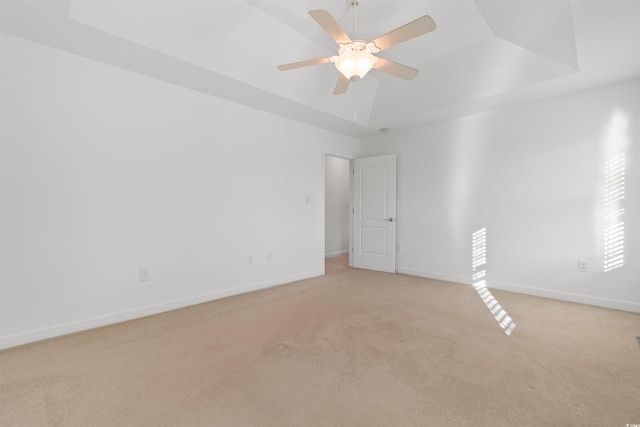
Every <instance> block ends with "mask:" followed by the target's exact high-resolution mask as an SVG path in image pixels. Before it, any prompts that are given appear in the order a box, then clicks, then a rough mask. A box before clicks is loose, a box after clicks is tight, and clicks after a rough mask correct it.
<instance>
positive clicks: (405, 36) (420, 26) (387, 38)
mask: <svg viewBox="0 0 640 427" xmlns="http://www.w3.org/2000/svg"><path fill="white" fill-rule="evenodd" d="M435 29H436V23H435V21H434V20H433V18H431V17H430V16H429V15H424V16H423V17H421V18H418V19H416V20H415V21H411V22H409V23H408V24H405V25H403V26H402V27H398V28H396V29H395V30H393V31H389V32H388V33H387V34H384V35H382V36H380V37H378V38H377V39H375V40H373V43H375V45H376V46H377V47H378V49H380V50H385V49H388V48H390V47H391V46H395V45H397V44H399V43H402V42H406V41H407V40H411V39H412V38H414V37H418V36H421V35H423V34H426V33H428V32H431V31H433V30H435Z"/></svg>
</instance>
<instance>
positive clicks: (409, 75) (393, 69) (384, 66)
mask: <svg viewBox="0 0 640 427" xmlns="http://www.w3.org/2000/svg"><path fill="white" fill-rule="evenodd" d="M373 68H374V69H375V70H378V71H382V72H384V73H387V74H391V75H392V76H395V77H400V78H401V79H404V80H411V79H413V78H414V77H415V76H417V75H418V73H419V72H420V71H419V70H416V69H415V68H411V67H407V66H406V65H402V64H398V63H397V62H393V61H389V60H388V59H384V58H380V57H378V60H377V61H376V63H375V64H374V65H373Z"/></svg>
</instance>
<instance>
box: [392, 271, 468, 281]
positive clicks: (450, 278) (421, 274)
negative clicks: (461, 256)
mask: <svg viewBox="0 0 640 427" xmlns="http://www.w3.org/2000/svg"><path fill="white" fill-rule="evenodd" d="M396 273H400V274H408V275H409V276H417V277H424V278H425V279H436V280H442V281H445V282H454V283H462V284H464V285H471V278H470V277H460V276H452V275H450V274H444V273H436V272H433V271H423V270H415V269H413V268H406V267H396Z"/></svg>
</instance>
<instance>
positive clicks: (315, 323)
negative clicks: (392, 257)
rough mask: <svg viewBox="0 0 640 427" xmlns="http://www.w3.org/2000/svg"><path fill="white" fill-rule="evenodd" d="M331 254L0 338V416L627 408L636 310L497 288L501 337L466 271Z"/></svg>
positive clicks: (637, 399)
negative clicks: (311, 264) (74, 330)
mask: <svg viewBox="0 0 640 427" xmlns="http://www.w3.org/2000/svg"><path fill="white" fill-rule="evenodd" d="M337 261H338V260H336V262H337ZM334 267H336V268H328V270H330V271H331V272H330V273H328V274H327V275H326V276H324V277H319V278H316V279H311V280H306V281H301V282H297V283H294V284H290V285H286V286H281V287H277V288H273V289H268V290H265V291H260V292H254V293H251V294H245V295H240V296H237V297H232V298H227V299H224V300H219V301H214V302H211V303H207V304H201V305H198V306H194V307H190V308H187V309H182V310H177V311H173V312H170V313H165V314H161V315H157V316H153V317H149V318H145V319H140V320H135V321H131V322H127V323H123V324H119V325H115V326H110V327H105V328H101V329H96V330H92V331H88V332H83V333H80V334H75V335H70V336H66V337H61V338H57V339H53V340H48V341H43V342H39V343H35V344H31V345H27V346H23V347H18V348H13V349H9V350H5V351H3V352H0V369H1V379H0V399H1V405H2V406H1V408H0V424H1V425H2V426H13V425H17V426H296V427H297V426H625V425H626V424H627V423H640V350H639V349H638V344H637V343H636V336H638V335H640V315H638V314H633V313H625V312H619V311H614V310H607V309H601V308H596V307H590V306H585V305H578V304H571V303H564V302H558V301H553V300H547V299H542V298H535V297H529V296H523V295H517V294H511V293H506V292H498V291H495V292H494V295H495V296H496V297H497V298H498V300H500V302H501V303H502V304H503V306H504V307H505V308H506V309H507V311H508V312H509V314H510V315H511V317H513V319H514V320H515V321H516V323H517V325H518V326H517V328H516V330H515V331H514V333H513V335H512V336H511V337H507V336H506V335H505V334H504V333H503V332H502V330H501V329H500V327H499V326H498V324H497V323H496V322H495V320H494V319H493V318H492V317H491V315H490V314H489V312H488V311H487V309H486V308H485V307H484V304H483V303H482V301H481V300H480V299H479V297H478V295H477V294H476V292H475V291H474V289H473V288H472V287H470V286H462V285H456V284H450V283H445V282H440V281H436V280H427V279H421V278H416V277H410V276H405V275H399V274H396V275H393V274H385V273H376V272H371V271H365V270H355V269H351V268H344V266H342V267H340V266H339V265H338V264H336V265H334Z"/></svg>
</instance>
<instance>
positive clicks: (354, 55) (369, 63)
mask: <svg viewBox="0 0 640 427" xmlns="http://www.w3.org/2000/svg"><path fill="white" fill-rule="evenodd" d="M377 60H378V58H376V57H375V56H373V55H372V54H371V53H370V52H367V51H357V50H356V51H347V52H344V53H343V54H342V55H340V56H339V57H338V58H337V59H336V60H335V64H336V68H337V69H338V71H340V72H341V73H342V74H343V75H344V76H345V77H346V78H348V79H349V80H351V78H352V77H354V76H358V77H359V78H363V77H364V76H365V75H366V74H367V73H368V72H369V70H371V69H372V68H373V65H374V64H375V63H376V61H377Z"/></svg>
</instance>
